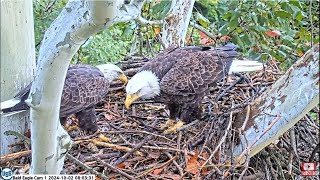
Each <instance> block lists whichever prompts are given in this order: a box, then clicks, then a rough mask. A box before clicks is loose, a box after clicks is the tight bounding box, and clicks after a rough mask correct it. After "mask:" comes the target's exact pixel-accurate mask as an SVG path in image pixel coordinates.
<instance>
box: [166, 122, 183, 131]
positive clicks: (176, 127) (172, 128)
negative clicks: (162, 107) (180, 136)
mask: <svg viewBox="0 0 320 180" xmlns="http://www.w3.org/2000/svg"><path fill="white" fill-rule="evenodd" d="M182 126H183V122H182V121H178V122H177V123H176V124H174V125H173V126H171V127H168V129H167V130H165V131H164V132H163V133H164V134H172V133H175V132H177V129H179V128H181V127H182Z"/></svg>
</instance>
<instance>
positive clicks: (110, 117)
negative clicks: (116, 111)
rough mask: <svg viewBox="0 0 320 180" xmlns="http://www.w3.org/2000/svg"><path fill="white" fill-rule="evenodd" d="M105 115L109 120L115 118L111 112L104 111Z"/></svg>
mask: <svg viewBox="0 0 320 180" xmlns="http://www.w3.org/2000/svg"><path fill="white" fill-rule="evenodd" d="M103 115H104V117H105V118H106V119H107V120H108V121H111V120H112V119H113V116H112V115H111V114H109V113H104V114H103Z"/></svg>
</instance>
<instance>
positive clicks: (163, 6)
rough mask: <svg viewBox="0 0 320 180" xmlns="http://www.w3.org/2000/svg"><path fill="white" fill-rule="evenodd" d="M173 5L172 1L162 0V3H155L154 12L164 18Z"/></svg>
mask: <svg viewBox="0 0 320 180" xmlns="http://www.w3.org/2000/svg"><path fill="white" fill-rule="evenodd" d="M170 7H171V1H160V3H158V4H156V5H154V6H153V7H152V8H151V11H152V14H154V15H156V16H157V17H158V18H160V19H163V18H164V17H165V16H166V15H167V13H168V12H169V10H170Z"/></svg>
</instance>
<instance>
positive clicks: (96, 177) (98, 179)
mask: <svg viewBox="0 0 320 180" xmlns="http://www.w3.org/2000/svg"><path fill="white" fill-rule="evenodd" d="M95 179H96V180H101V179H100V178H99V177H98V176H95ZM111 179H112V178H111ZM111 179H110V180H111ZM113 179H114V178H113Z"/></svg>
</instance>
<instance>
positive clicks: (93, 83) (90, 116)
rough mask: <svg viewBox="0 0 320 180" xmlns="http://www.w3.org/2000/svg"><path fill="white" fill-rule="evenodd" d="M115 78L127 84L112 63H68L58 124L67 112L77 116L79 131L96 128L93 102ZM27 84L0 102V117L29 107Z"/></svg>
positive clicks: (93, 130) (120, 72)
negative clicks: (9, 97) (9, 98)
mask: <svg viewBox="0 0 320 180" xmlns="http://www.w3.org/2000/svg"><path fill="white" fill-rule="evenodd" d="M117 79H118V80H121V81H122V82H124V83H125V84H126V83H127V77H126V76H125V75H124V74H123V72H122V70H121V69H120V68H119V67H118V66H116V65H113V64H102V65H98V66H97V67H92V66H90V65H84V64H77V65H70V67H69V68H68V71H67V76H66V80H65V83H64V87H63V92H62V97H61V105H60V114H59V117H60V122H61V124H62V125H64V124H65V121H66V118H67V117H68V116H69V115H72V114H75V115H76V117H77V118H78V119H79V127H80V129H81V130H85V131H87V132H95V131H97V129H98V126H97V125H96V112H95V109H94V108H95V105H96V104H97V103H99V102H101V101H102V100H103V99H104V98H105V96H106V95H107V92H108V89H109V86H110V83H111V82H112V81H113V80H117ZM31 85H32V84H29V85H28V86H27V87H26V88H24V89H23V90H22V91H20V92H19V93H18V94H17V95H16V96H15V97H14V98H13V99H11V100H8V101H5V102H2V103H1V115H2V116H8V115H11V114H15V113H18V112H21V111H25V110H28V109H29V106H28V105H27V103H26V102H25V101H26V100H27V98H28V96H29V93H30V88H31Z"/></svg>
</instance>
